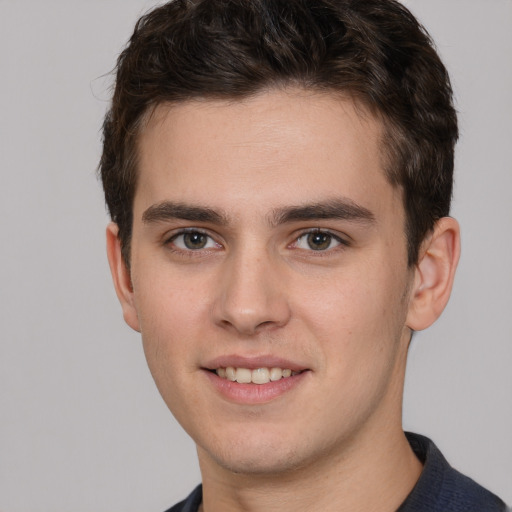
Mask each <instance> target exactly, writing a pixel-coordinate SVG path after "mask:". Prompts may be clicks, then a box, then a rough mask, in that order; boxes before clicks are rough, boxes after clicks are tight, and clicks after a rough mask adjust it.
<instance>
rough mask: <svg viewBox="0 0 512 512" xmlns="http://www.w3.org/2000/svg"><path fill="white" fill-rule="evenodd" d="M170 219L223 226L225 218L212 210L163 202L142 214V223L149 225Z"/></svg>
mask: <svg viewBox="0 0 512 512" xmlns="http://www.w3.org/2000/svg"><path fill="white" fill-rule="evenodd" d="M172 219H181V220H189V221H192V222H211V223H212V224H219V225H225V224H227V223H228V221H227V216H226V215H223V214H221V213H219V212H217V211H215V210H213V209H212V208H207V207H203V206H190V205H187V204H182V203H173V202H171V201H163V202H161V203H158V204H154V205H152V206H150V207H149V208H148V209H147V210H145V211H144V213H143V214H142V222H144V223H145V224H151V223H155V222H163V221H167V220H172Z"/></svg>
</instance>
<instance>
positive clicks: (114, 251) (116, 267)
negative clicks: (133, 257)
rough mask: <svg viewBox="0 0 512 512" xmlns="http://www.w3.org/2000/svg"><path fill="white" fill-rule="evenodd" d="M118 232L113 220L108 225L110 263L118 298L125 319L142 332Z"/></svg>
mask: <svg viewBox="0 0 512 512" xmlns="http://www.w3.org/2000/svg"><path fill="white" fill-rule="evenodd" d="M118 233H119V228H118V227H117V224H115V223H114V222H111V223H110V224H109V225H108V226H107V256H108V263H109V265H110V272H111V273H112V280H113V281H114V287H115V289H116V293H117V298H118V299H119V302H120V303H121V307H122V308H123V316H124V321H125V322H126V323H127V324H128V325H129V326H130V327H131V328H132V329H134V330H135V331H139V332H140V327H139V318H138V316H137V309H136V307H135V300H134V294H133V286H132V280H131V277H130V271H129V270H128V267H127V265H126V262H125V261H124V258H123V255H122V254H121V240H119V236H118Z"/></svg>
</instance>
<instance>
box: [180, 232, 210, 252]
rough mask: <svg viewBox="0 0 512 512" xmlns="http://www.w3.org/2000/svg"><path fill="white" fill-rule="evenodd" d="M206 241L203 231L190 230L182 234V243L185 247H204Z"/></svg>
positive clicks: (192, 248)
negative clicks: (190, 231)
mask: <svg viewBox="0 0 512 512" xmlns="http://www.w3.org/2000/svg"><path fill="white" fill-rule="evenodd" d="M207 242H208V237H207V236H206V235H204V234H203V233H198V232H197V231H196V232H192V233H185V234H184V235H183V243H184V245H185V247H186V248H187V249H191V250H194V249H204V248H205V247H206V244H207Z"/></svg>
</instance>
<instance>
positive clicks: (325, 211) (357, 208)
mask: <svg viewBox="0 0 512 512" xmlns="http://www.w3.org/2000/svg"><path fill="white" fill-rule="evenodd" d="M322 219H323V220H325V219H337V220H348V221H355V222H360V223H362V224H374V223H375V215H374V214H373V213H372V212H371V211H370V210H368V209H367V208H365V207H364V206H361V205H359V204H357V203H355V202H354V201H352V200H351V199H347V198H336V199H331V200H328V201H322V202H318V203H309V204H305V205H298V206H289V207H285V208H278V209H276V210H274V212H273V215H272V220H271V224H273V225H279V224H286V223H289V222H296V221H301V220H322Z"/></svg>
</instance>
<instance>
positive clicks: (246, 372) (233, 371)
mask: <svg viewBox="0 0 512 512" xmlns="http://www.w3.org/2000/svg"><path fill="white" fill-rule="evenodd" d="M210 371H212V372H214V373H216V374H217V375H218V376H219V377H220V378H221V379H226V380H228V381H231V382H238V383H239V384H259V385H262V384H268V383H269V382H277V381H279V380H281V379H288V378H290V377H294V376H295V375H299V374H300V373H302V372H303V371H305V370H301V371H293V370H291V369H290V368H279V367H272V368H265V367H263V368H254V369H251V368H241V367H238V368H235V367H234V366H227V367H220V368H217V369H215V370H210Z"/></svg>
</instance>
